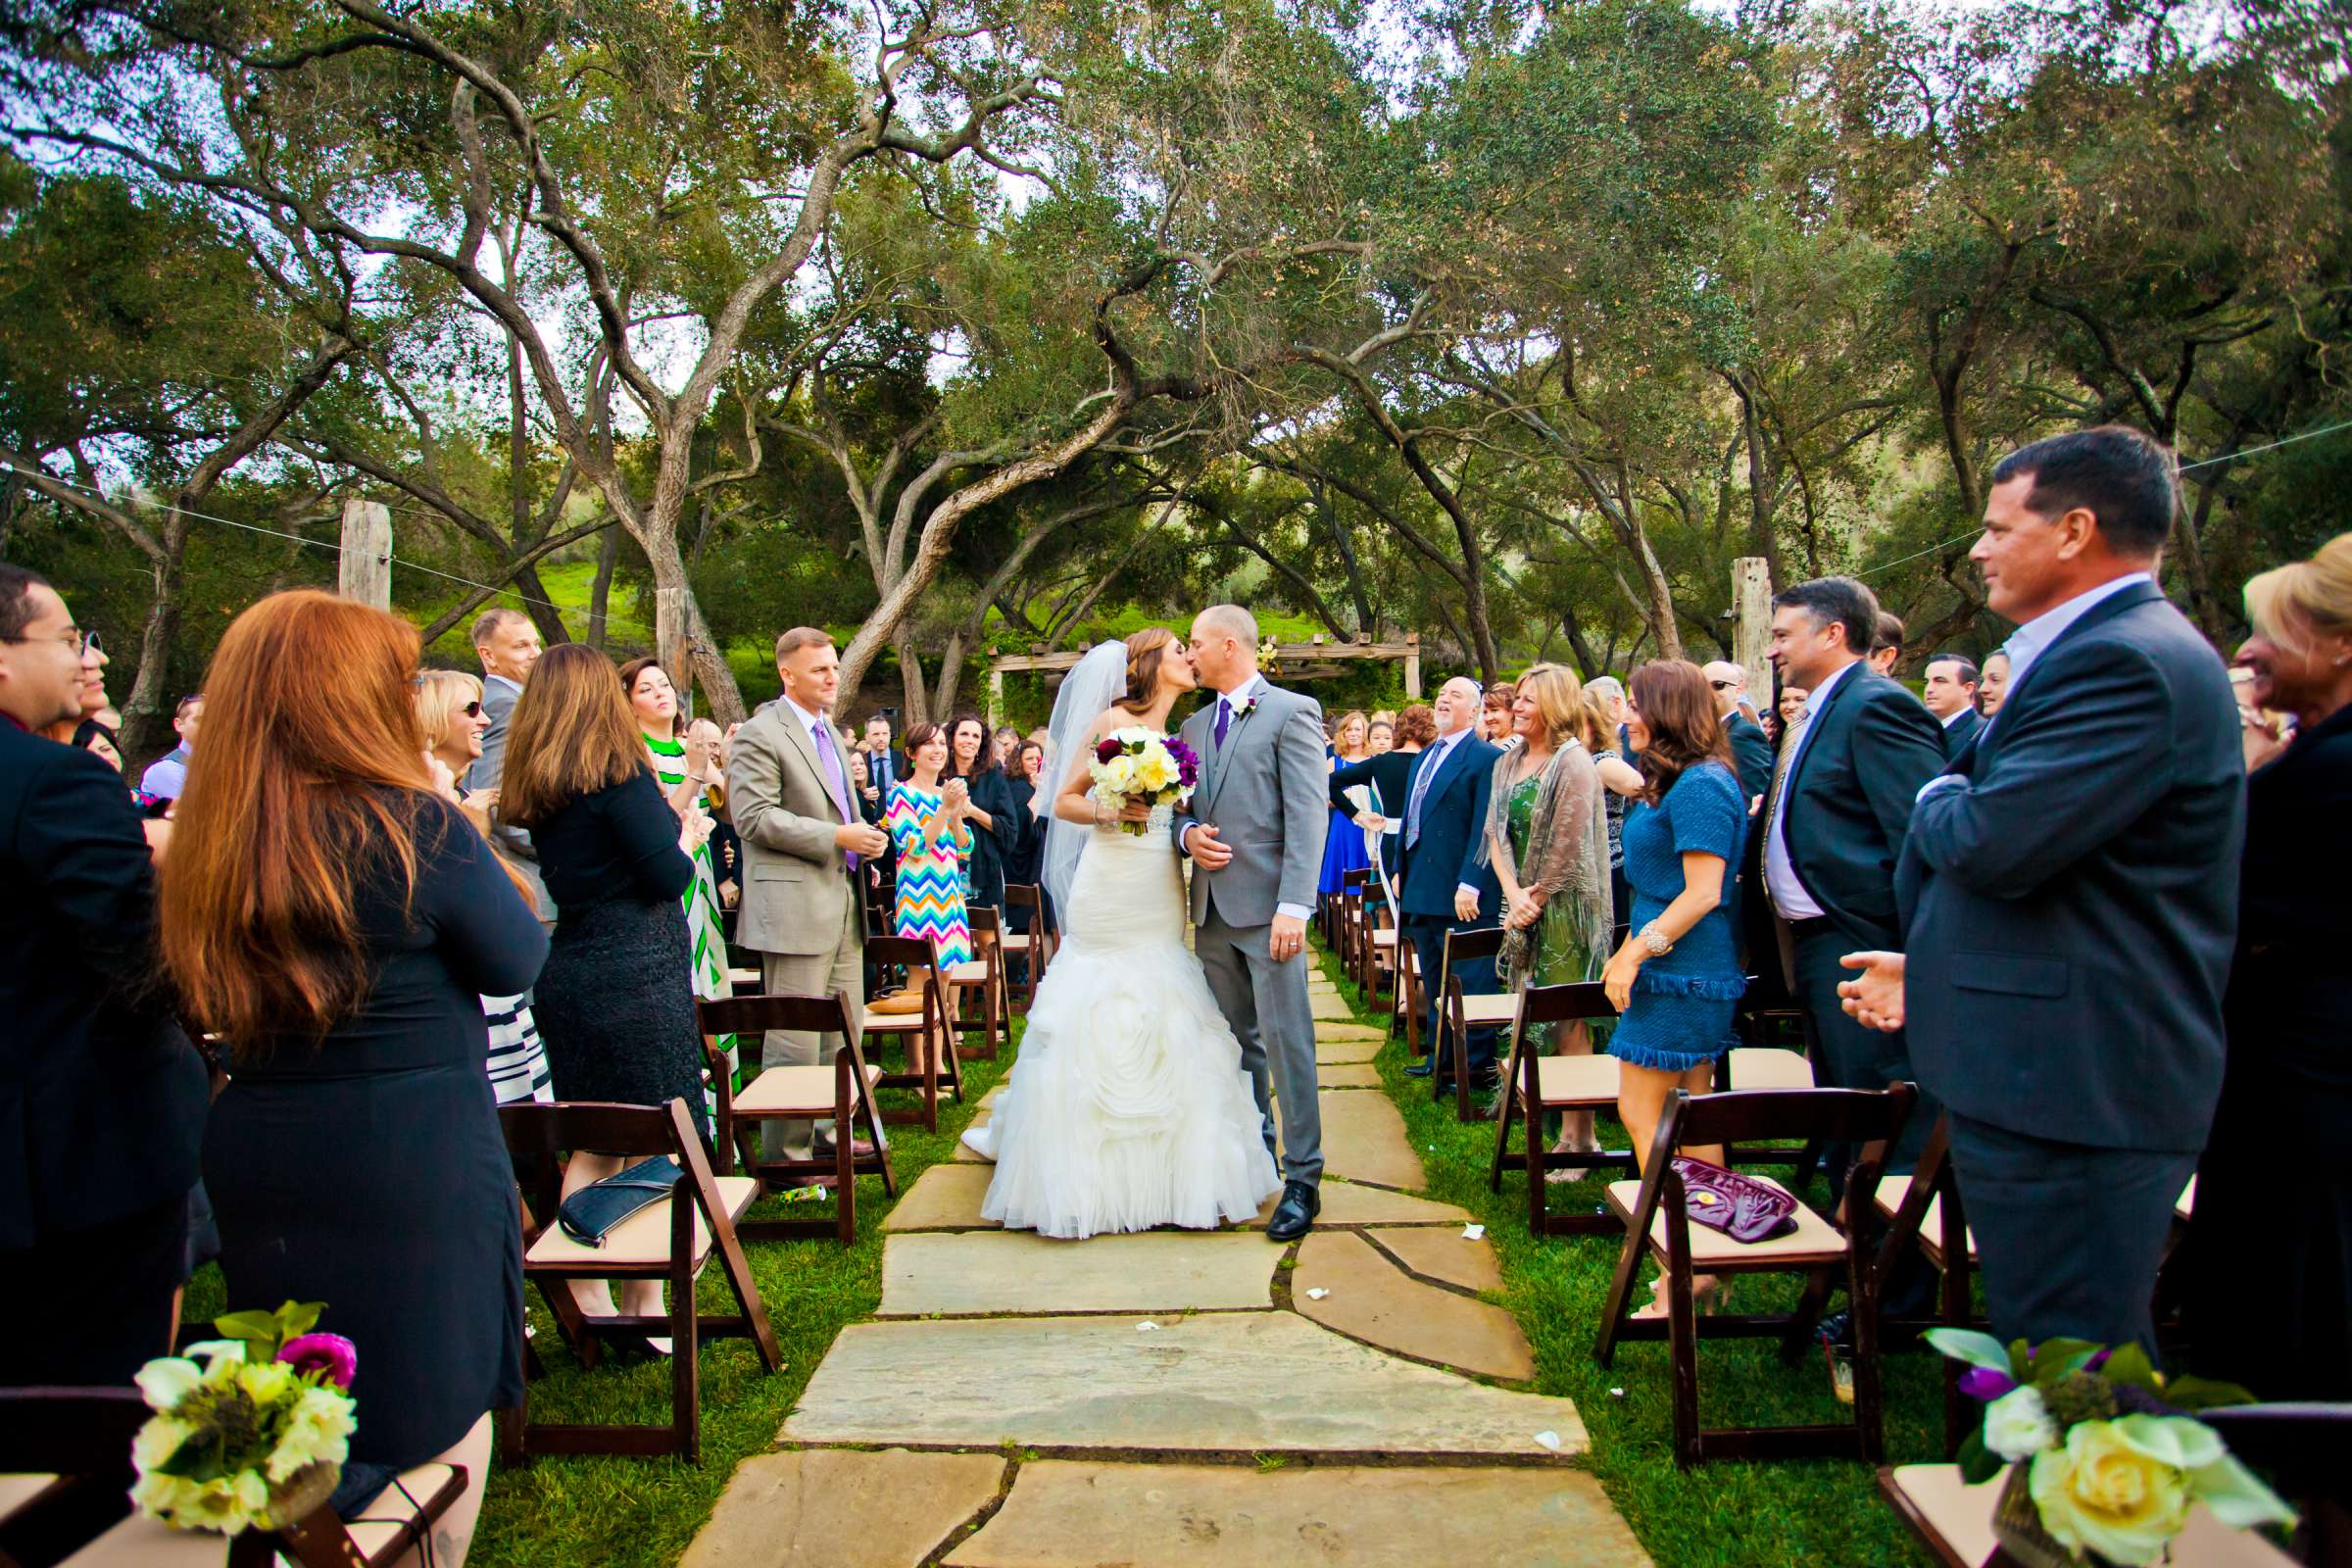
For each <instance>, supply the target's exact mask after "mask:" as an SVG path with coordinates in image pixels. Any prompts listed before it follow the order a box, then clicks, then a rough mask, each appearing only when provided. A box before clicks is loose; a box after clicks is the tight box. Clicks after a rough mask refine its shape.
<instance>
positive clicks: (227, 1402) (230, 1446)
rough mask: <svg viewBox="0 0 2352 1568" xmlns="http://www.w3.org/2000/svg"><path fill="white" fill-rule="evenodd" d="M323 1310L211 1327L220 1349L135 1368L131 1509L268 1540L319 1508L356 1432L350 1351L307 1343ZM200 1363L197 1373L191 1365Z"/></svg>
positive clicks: (318, 1306)
mask: <svg viewBox="0 0 2352 1568" xmlns="http://www.w3.org/2000/svg"><path fill="white" fill-rule="evenodd" d="M325 1304H326V1303H324V1302H323V1301H310V1302H294V1301H288V1302H286V1303H285V1304H284V1305H283V1306H281V1307H279V1308H278V1309H277V1310H276V1311H274V1312H231V1313H229V1314H228V1315H227V1316H226V1317H219V1318H215V1319H214V1320H213V1327H214V1328H215V1329H217V1330H219V1331H220V1334H221V1338H220V1339H217V1340H206V1341H204V1342H202V1343H201V1344H197V1345H191V1346H189V1347H188V1354H187V1355H185V1356H178V1355H167V1356H159V1357H158V1358H156V1359H155V1360H152V1361H150V1362H148V1363H147V1364H146V1365H145V1366H144V1367H141V1368H140V1369H139V1374H138V1378H137V1380H136V1381H137V1383H138V1386H139V1392H140V1393H141V1394H142V1395H144V1396H146V1398H147V1404H148V1408H150V1409H152V1410H153V1411H154V1412H155V1414H153V1415H152V1416H150V1417H148V1418H147V1424H146V1425H145V1426H143V1427H141V1428H140V1429H139V1434H138V1437H137V1438H136V1439H135V1440H133V1442H132V1444H131V1464H132V1467H133V1468H134V1469H135V1470H136V1471H137V1472H138V1481H137V1483H136V1484H135V1485H133V1486H132V1488H131V1491H130V1497H131V1501H132V1502H134V1503H136V1504H137V1505H138V1507H139V1510H140V1511H141V1512H142V1513H144V1514H146V1515H148V1516H149V1517H150V1518H154V1519H160V1520H162V1521H163V1522H164V1523H165V1524H168V1525H170V1526H172V1528H173V1529H175V1530H217V1531H219V1532H221V1534H223V1535H228V1536H234V1535H238V1534H241V1533H242V1532H243V1531H245V1530H246V1529H248V1528H254V1527H258V1528H260V1529H264V1530H272V1529H278V1528H281V1527H283V1526H285V1525H289V1524H291V1523H293V1522H294V1521H295V1520H298V1519H300V1518H302V1517H303V1516H304V1515H305V1514H307V1513H309V1512H311V1511H312V1510H313V1509H315V1508H317V1507H318V1506H319V1504H320V1503H322V1502H324V1501H325V1500H326V1499H327V1497H328V1496H329V1495H331V1494H332V1493H333V1492H334V1490H335V1486H336V1484H337V1483H338V1482H339V1481H340V1480H341V1479H342V1474H343V1460H344V1458H345V1457H346V1456H347V1455H348V1454H349V1452H350V1438H351V1434H352V1433H353V1431H355V1430H356V1429H357V1427H358V1424H359V1423H358V1421H357V1420H356V1419H355V1417H354V1415H353V1406H352V1400H351V1396H350V1395H349V1393H348V1392H346V1391H348V1390H349V1389H350V1387H351V1380H352V1377H353V1376H354V1374H355V1373H356V1372H357V1371H358V1369H359V1356H358V1352H357V1350H356V1349H355V1348H354V1347H353V1346H352V1343H351V1342H350V1341H349V1340H347V1339H345V1338H343V1336H341V1335H340V1334H316V1333H313V1332H312V1329H313V1328H314V1327H315V1326H316V1325H317V1323H318V1322H319V1312H320V1311H321V1310H322V1309H323V1308H324V1306H325ZM198 1356H201V1357H203V1364H202V1365H199V1364H198V1363H197V1361H196V1360H195V1359H194V1358H195V1357H198Z"/></svg>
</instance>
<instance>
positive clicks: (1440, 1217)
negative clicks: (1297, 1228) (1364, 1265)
mask: <svg viewBox="0 0 2352 1568" xmlns="http://www.w3.org/2000/svg"><path fill="white" fill-rule="evenodd" d="M1321 1192H1322V1197H1323V1210H1322V1212H1321V1213H1319V1214H1318V1215H1316V1216H1315V1223H1316V1225H1318V1226H1332V1225H1392V1226H1395V1225H1452V1226H1461V1225H1467V1224H1469V1223H1470V1217H1471V1216H1470V1211H1469V1210H1468V1209H1466V1208H1456V1207H1455V1206H1454V1205H1453V1204H1451V1203H1440V1202H1434V1201H1431V1200H1429V1199H1426V1198H1415V1197H1413V1196H1412V1195H1411V1194H1409V1193H1392V1192H1390V1191H1389V1190H1388V1189H1387V1188H1385V1187H1359V1186H1357V1185H1356V1184H1355V1183H1354V1182H1343V1181H1325V1182H1324V1183H1323V1185H1322V1188H1321ZM1280 1201H1282V1195H1281V1194H1280V1193H1276V1194H1275V1195H1274V1196H1273V1197H1272V1198H1269V1199H1267V1200H1266V1202H1265V1206H1264V1207H1263V1208H1260V1209H1259V1210H1258V1211H1257V1218H1255V1219H1253V1220H1251V1221H1250V1227H1249V1228H1250V1229H1251V1230H1264V1229H1265V1228H1266V1222H1267V1220H1268V1218H1269V1217H1270V1216H1271V1215H1272V1214H1273V1212H1274V1205H1275V1204H1276V1203H1278V1202H1280Z"/></svg>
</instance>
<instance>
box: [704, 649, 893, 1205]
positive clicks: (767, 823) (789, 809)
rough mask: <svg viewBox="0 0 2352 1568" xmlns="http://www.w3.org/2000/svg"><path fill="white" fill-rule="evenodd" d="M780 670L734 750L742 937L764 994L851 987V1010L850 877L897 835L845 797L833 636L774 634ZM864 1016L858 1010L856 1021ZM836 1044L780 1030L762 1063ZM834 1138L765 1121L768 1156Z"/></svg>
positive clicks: (824, 1128) (855, 955) (784, 1062)
mask: <svg viewBox="0 0 2352 1568" xmlns="http://www.w3.org/2000/svg"><path fill="white" fill-rule="evenodd" d="M776 673H777V675H778V676H779V677H781V678H782V680H783V682H784V695H783V696H782V697H780V698H778V699H777V700H776V701H774V702H772V703H770V704H768V705H767V706H766V707H765V708H762V709H761V710H760V711H759V712H757V713H754V714H753V715H752V716H751V718H750V719H748V720H746V721H745V723H744V726H743V728H742V729H740V730H738V731H736V732H735V744H734V746H733V748H732V749H731V750H730V751H729V752H728V754H727V794H728V797H729V805H730V807H731V809H732V810H733V812H734V817H735V835H736V837H737V838H739V839H741V840H742V841H743V895H742V897H743V902H742V904H741V906H740V908H739V913H738V915H737V925H736V940H737V941H738V942H740V943H742V944H743V946H745V947H747V948H749V949H751V950H752V951H753V952H755V953H758V954H759V955H760V990H761V991H762V992H765V993H766V994H768V995H770V996H776V995H791V996H804V997H829V996H831V995H833V994H834V993H835V992H837V991H846V992H848V993H849V995H850V1000H851V1003H852V1005H853V1006H855V1005H856V1004H857V1003H858V1000H859V999H860V998H862V997H863V996H864V994H865V985H864V956H865V923H864V914H863V911H862V910H861V909H860V908H859V907H858V883H857V878H856V877H855V876H854V875H853V874H852V873H853V872H855V871H856V869H857V867H858V861H859V858H860V857H871V856H877V855H880V854H881V853H882V852H883V851H884V850H885V849H887V848H888V847H889V844H890V840H889V838H888V837H887V835H885V834H884V833H883V831H882V830H881V829H880V828H878V827H873V826H870V825H868V824H867V823H865V822H864V821H862V820H860V819H859V817H858V803H857V802H856V800H855V799H854V798H853V797H852V796H851V793H850V769H849V760H848V759H847V758H846V757H845V756H844V755H843V753H842V749H841V742H840V738H839V736H837V735H836V734H835V732H834V727H833V702H834V699H835V698H836V697H837V696H838V695H839V694H840V690H841V661H840V659H839V657H838V656H837V655H836V654H835V653H834V650H833V639H832V638H831V637H829V636H827V635H826V634H825V633H824V632H821V631H819V630H817V629H816V628H815V627H813V626H795V627H794V628H793V629H792V630H790V631H788V632H786V633H785V634H784V635H783V636H781V637H779V638H777V639H776ZM858 1022H859V1019H858V1017H857V1016H855V1015H853V1016H852V1018H851V1020H850V1023H851V1026H852V1027H853V1028H855V1027H857V1025H858ZM828 1042H829V1044H828ZM840 1049H841V1042H840V1041H839V1040H834V1039H831V1037H829V1036H819V1035H815V1034H809V1033H804V1032H800V1031H790V1032H787V1031H785V1030H781V1029H775V1030H770V1031H769V1032H768V1034H767V1037H766V1039H765V1040H764V1041H763V1042H762V1043H761V1047H760V1064H761V1065H762V1066H767V1067H803V1066H808V1065H809V1064H810V1063H812V1062H816V1061H819V1060H823V1059H828V1058H826V1057H824V1056H822V1055H820V1052H825V1051H838V1050H840ZM837 1136H840V1132H839V1129H836V1128H834V1127H833V1125H832V1124H831V1123H830V1122H806V1121H793V1122H777V1121H770V1122H765V1123H762V1130H761V1134H760V1138H761V1143H762V1145H763V1146H764V1148H765V1151H766V1154H767V1157H768V1158H770V1159H807V1158H809V1157H810V1156H811V1155H812V1154H813V1153H817V1152H822V1150H821V1147H820V1146H822V1145H824V1144H825V1143H826V1142H827V1141H829V1140H830V1139H832V1138H834V1137H837ZM858 1152H859V1153H861V1154H862V1153H864V1152H866V1151H864V1150H862V1149H861V1150H859V1151H858Z"/></svg>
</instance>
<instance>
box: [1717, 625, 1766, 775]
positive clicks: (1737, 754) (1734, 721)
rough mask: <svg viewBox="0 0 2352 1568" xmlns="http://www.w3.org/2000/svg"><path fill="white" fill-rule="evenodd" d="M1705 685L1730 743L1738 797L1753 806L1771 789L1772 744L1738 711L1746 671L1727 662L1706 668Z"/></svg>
mask: <svg viewBox="0 0 2352 1568" xmlns="http://www.w3.org/2000/svg"><path fill="white" fill-rule="evenodd" d="M1707 684H1708V685H1709V686H1710V687H1712V688H1713V689H1714V692H1715V711H1717V712H1719V713H1721V714H1722V715H1723V728H1724V733H1725V734H1727V735H1729V736H1730V737H1731V739H1732V761H1733V764H1734V766H1735V767H1736V768H1737V769H1738V771H1739V774H1740V794H1741V795H1744V796H1746V797H1747V802H1748V804H1749V805H1750V806H1753V805H1754V804H1755V803H1756V802H1757V801H1759V800H1761V799H1763V797H1764V792H1765V791H1766V790H1768V789H1770V788H1772V742H1770V741H1769V740H1766V739H1765V738H1764V730H1763V727H1762V726H1761V725H1759V724H1758V723H1757V722H1756V721H1755V720H1754V719H1752V718H1750V717H1748V716H1747V715H1746V714H1745V713H1743V712H1741V711H1740V702H1741V701H1742V700H1743V699H1744V698H1745V697H1746V696H1747V671H1746V670H1745V669H1743V668H1741V667H1740V665H1738V664H1735V663H1732V662H1729V661H1728V660H1722V659H1718V660H1716V661H1715V662H1713V663H1711V664H1709V665H1708V666H1707Z"/></svg>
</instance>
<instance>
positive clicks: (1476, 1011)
mask: <svg viewBox="0 0 2352 1568" xmlns="http://www.w3.org/2000/svg"><path fill="white" fill-rule="evenodd" d="M1518 1016H1519V999H1518V998H1517V997H1516V996H1514V995H1512V994H1511V993H1510V992H1508V991H1472V992H1469V993H1467V994H1465V995H1464V996H1463V998H1462V1021H1463V1022H1464V1023H1466V1024H1468V1025H1469V1026H1470V1027H1471V1028H1473V1029H1477V1028H1481V1027H1483V1026H1486V1025H1490V1024H1507V1023H1510V1022H1511V1021H1512V1020H1514V1019H1516V1018H1517V1017H1518Z"/></svg>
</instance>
